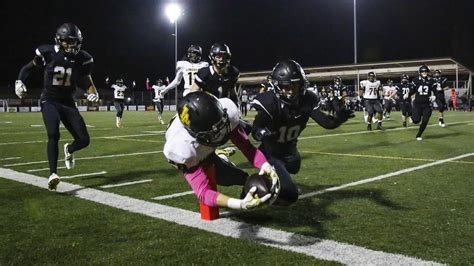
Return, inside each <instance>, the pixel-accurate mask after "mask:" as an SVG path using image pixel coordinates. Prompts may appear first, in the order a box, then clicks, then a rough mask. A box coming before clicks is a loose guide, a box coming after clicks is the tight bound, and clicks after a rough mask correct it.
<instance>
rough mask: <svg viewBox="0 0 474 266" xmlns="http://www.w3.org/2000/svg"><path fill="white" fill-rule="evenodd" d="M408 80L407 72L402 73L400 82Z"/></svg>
mask: <svg viewBox="0 0 474 266" xmlns="http://www.w3.org/2000/svg"><path fill="white" fill-rule="evenodd" d="M409 80H410V77H409V76H408V75H407V74H402V76H401V81H402V83H408V81H409Z"/></svg>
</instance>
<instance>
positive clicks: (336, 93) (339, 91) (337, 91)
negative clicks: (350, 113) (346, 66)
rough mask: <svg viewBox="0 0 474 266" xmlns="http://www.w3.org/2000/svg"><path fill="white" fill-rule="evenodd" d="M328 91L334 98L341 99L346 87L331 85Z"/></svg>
mask: <svg viewBox="0 0 474 266" xmlns="http://www.w3.org/2000/svg"><path fill="white" fill-rule="evenodd" d="M329 89H330V91H331V92H332V95H333V97H334V98H338V97H342V96H343V92H345V91H346V86H344V85H342V84H339V85H338V84H331V85H329Z"/></svg>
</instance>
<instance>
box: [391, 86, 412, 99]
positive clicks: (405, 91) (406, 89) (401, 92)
mask: <svg viewBox="0 0 474 266" xmlns="http://www.w3.org/2000/svg"><path fill="white" fill-rule="evenodd" d="M395 87H396V88H397V95H398V99H400V101H401V102H411V98H410V97H409V96H410V92H411V91H412V88H413V85H412V83H409V82H407V83H400V85H398V86H395ZM405 95H408V98H406V99H404V97H403V96H405Z"/></svg>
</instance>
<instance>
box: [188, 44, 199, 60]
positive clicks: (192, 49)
mask: <svg viewBox="0 0 474 266" xmlns="http://www.w3.org/2000/svg"><path fill="white" fill-rule="evenodd" d="M201 56H202V48H201V46H199V45H194V44H191V46H189V48H188V60H189V62H191V63H199V62H201Z"/></svg>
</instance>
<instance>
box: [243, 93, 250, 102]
mask: <svg viewBox="0 0 474 266" xmlns="http://www.w3.org/2000/svg"><path fill="white" fill-rule="evenodd" d="M248 101H249V96H248V95H247V94H242V98H241V102H243V103H247V102H248Z"/></svg>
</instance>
